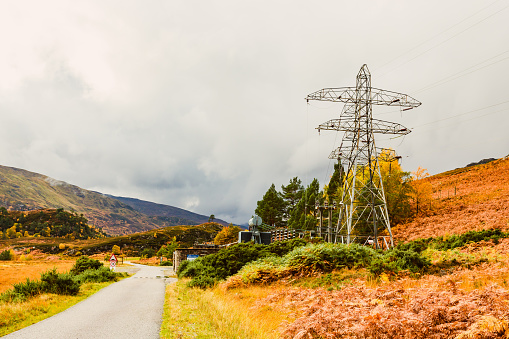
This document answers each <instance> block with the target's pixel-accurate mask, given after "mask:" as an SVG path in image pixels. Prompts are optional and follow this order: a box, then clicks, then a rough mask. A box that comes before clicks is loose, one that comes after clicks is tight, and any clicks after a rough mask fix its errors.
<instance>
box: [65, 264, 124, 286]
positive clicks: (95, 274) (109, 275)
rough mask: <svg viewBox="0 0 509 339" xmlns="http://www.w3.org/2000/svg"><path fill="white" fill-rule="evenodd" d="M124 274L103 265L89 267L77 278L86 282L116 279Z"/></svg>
mask: <svg viewBox="0 0 509 339" xmlns="http://www.w3.org/2000/svg"><path fill="white" fill-rule="evenodd" d="M122 275H123V274H121V273H115V272H113V271H111V270H110V269H109V268H107V267H104V266H102V267H99V268H98V269H88V270H86V271H83V272H82V273H80V274H79V275H78V276H76V277H75V279H76V280H77V281H79V282H80V283H82V284H83V283H86V282H106V281H116V280H117V279H118V277H119V276H122Z"/></svg>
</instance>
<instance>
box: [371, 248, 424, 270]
mask: <svg viewBox="0 0 509 339" xmlns="http://www.w3.org/2000/svg"><path fill="white" fill-rule="evenodd" d="M430 265H431V262H430V260H429V259H428V258H426V257H424V256H423V255H422V254H421V253H419V252H415V251H410V250H407V251H404V250H401V249H398V248H395V249H392V250H390V251H387V252H385V253H384V254H383V255H382V256H381V257H379V258H376V259H375V260H373V261H372V263H371V265H370V267H369V271H370V272H371V273H373V274H375V275H380V274H382V273H384V272H387V273H397V272H399V271H403V270H408V271H410V272H412V273H417V272H423V271H424V270H425V269H426V268H428V267H429V266H430Z"/></svg>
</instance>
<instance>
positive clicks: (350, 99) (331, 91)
mask: <svg viewBox="0 0 509 339" xmlns="http://www.w3.org/2000/svg"><path fill="white" fill-rule="evenodd" d="M370 89H371V96H370V99H369V102H367V103H368V104H372V105H385V106H400V107H408V108H414V107H418V106H420V105H421V103H420V102H419V101H417V100H415V99H414V98H412V97H411V96H409V95H406V94H402V93H397V92H391V91H386V90H383V89H378V88H370ZM356 91H357V89H356V88H355V87H339V88H323V89H321V90H319V91H316V92H314V93H311V94H309V95H308V96H307V97H306V100H308V101H309V100H317V101H333V102H344V103H356V102H357V101H359V100H358V99H357V96H356ZM360 101H366V99H361V100H360Z"/></svg>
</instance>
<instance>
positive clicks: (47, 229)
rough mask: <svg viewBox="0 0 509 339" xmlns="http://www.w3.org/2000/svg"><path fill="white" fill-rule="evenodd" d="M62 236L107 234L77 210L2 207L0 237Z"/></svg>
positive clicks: (102, 236) (90, 236)
mask: <svg viewBox="0 0 509 339" xmlns="http://www.w3.org/2000/svg"><path fill="white" fill-rule="evenodd" d="M41 236H45V237H61V238H64V237H65V238H69V239H96V238H104V237H106V234H104V233H103V232H102V231H101V230H100V229H96V228H95V227H94V226H90V225H88V220H87V219H86V218H85V217H84V216H83V215H78V214H77V213H76V212H74V213H71V212H67V211H64V210H63V209H61V208H59V209H46V210H35V211H28V212H21V211H7V210H6V209H5V208H4V207H1V208H0V238H4V239H9V238H21V237H41Z"/></svg>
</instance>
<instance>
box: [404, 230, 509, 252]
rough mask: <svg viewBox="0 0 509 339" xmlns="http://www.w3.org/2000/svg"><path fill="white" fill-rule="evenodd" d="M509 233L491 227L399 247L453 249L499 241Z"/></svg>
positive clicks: (412, 242) (427, 239)
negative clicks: (482, 242)
mask: <svg viewBox="0 0 509 339" xmlns="http://www.w3.org/2000/svg"><path fill="white" fill-rule="evenodd" d="M508 237H509V234H508V233H504V232H502V231H501V230H499V229H489V230H482V231H469V232H466V233H463V234H460V235H457V234H454V235H452V236H449V237H443V236H441V237H436V238H426V239H416V240H413V241H410V242H408V243H404V244H398V246H396V247H397V248H398V249H400V250H403V251H413V252H419V253H420V252H423V251H424V250H426V249H427V248H434V249H437V250H451V249H454V248H457V247H462V246H465V245H466V244H468V243H472V242H480V241H483V240H485V241H488V240H493V241H494V242H495V243H498V240H499V239H502V238H508Z"/></svg>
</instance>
